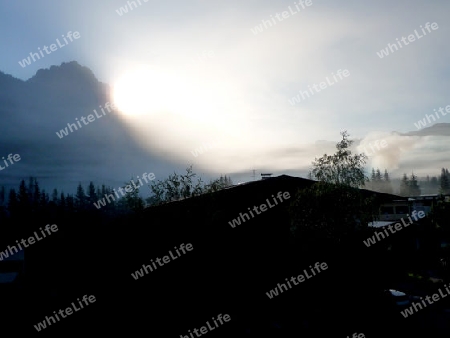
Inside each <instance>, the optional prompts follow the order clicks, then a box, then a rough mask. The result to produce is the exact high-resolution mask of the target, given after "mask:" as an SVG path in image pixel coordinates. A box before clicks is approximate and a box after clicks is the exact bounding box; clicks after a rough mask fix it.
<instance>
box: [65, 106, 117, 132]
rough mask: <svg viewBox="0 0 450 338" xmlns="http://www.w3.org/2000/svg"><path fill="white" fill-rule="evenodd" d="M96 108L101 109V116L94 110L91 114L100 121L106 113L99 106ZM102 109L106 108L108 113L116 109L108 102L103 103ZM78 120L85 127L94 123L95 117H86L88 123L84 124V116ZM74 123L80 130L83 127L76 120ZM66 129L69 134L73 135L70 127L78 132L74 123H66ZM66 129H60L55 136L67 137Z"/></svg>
mask: <svg viewBox="0 0 450 338" xmlns="http://www.w3.org/2000/svg"><path fill="white" fill-rule="evenodd" d="M98 107H99V108H100V109H101V111H102V113H103V115H98V114H97V110H96V109H94V110H93V112H94V113H95V116H97V119H100V118H102V117H103V116H105V115H106V112H105V110H104V109H103V108H102V106H101V105H100V106H98ZM104 108H106V109H107V110H108V113H111V111H112V110H116V109H117V107H116V106H115V105H114V103H109V102H106V103H105V107H104ZM80 119H81V121H82V122H83V124H84V125H85V126H87V125H88V124H89V122H94V121H95V117H94V115H92V114H89V115H88V117H87V120H88V122H86V118H85V117H84V116H81V118H80ZM75 121H76V123H77V124H78V127H79V128H80V129H81V128H82V127H83V126H82V125H81V123H80V121H79V120H78V118H75ZM67 127H69V130H70V132H71V133H73V129H72V127H73V128H74V129H75V130H78V127H77V125H76V124H75V123H67ZM67 127H66V128H64V129H61V130H60V131H59V132H56V135H58V137H59V138H63V137H64V136H68V135H69V131H68V130H67Z"/></svg>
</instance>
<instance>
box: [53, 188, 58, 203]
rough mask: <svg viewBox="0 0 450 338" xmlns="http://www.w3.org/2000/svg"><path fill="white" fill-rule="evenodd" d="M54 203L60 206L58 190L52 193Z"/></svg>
mask: <svg viewBox="0 0 450 338" xmlns="http://www.w3.org/2000/svg"><path fill="white" fill-rule="evenodd" d="M52 202H53V203H55V204H56V205H58V190H57V189H56V188H55V189H53V192H52Z"/></svg>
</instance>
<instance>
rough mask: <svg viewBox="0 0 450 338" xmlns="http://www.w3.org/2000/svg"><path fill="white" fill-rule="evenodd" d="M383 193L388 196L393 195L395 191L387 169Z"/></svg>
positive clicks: (385, 170)
mask: <svg viewBox="0 0 450 338" xmlns="http://www.w3.org/2000/svg"><path fill="white" fill-rule="evenodd" d="M383 185H384V187H383V192H385V193H387V194H392V192H393V189H392V185H391V180H390V179H389V174H388V172H387V169H384V181H383Z"/></svg>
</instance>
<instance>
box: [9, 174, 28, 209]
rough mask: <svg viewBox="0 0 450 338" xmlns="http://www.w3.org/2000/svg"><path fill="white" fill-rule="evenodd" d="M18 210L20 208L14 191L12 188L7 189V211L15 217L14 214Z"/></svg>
mask: <svg viewBox="0 0 450 338" xmlns="http://www.w3.org/2000/svg"><path fill="white" fill-rule="evenodd" d="M22 182H23V181H22ZM24 183H25V182H24ZM19 210H20V206H19V200H18V198H17V194H16V191H15V190H14V189H10V190H9V199H8V211H9V212H10V214H11V216H12V217H15V216H17V214H18V212H19Z"/></svg>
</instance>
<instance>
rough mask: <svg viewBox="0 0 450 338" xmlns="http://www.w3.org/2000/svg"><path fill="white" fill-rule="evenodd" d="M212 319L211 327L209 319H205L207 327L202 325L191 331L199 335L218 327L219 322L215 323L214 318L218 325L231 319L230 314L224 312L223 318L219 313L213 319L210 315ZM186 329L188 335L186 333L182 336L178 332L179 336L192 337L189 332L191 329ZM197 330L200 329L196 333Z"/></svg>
mask: <svg viewBox="0 0 450 338" xmlns="http://www.w3.org/2000/svg"><path fill="white" fill-rule="evenodd" d="M212 320H213V322H214V327H212V326H211V325H210V324H209V321H207V322H206V325H207V326H208V327H206V326H202V327H201V328H200V329H196V328H194V329H193V330H192V331H194V332H193V333H195V337H200V336H201V335H203V334H205V333H208V332H211V331H212V330H215V329H217V328H218V327H219V324H217V322H216V320H217V321H218V322H219V323H220V325H223V324H225V323H226V322H229V321H230V320H231V317H230V315H228V314H225V315H223V318H222V314H219V315H218V316H217V318H216V319H214V317H212ZM208 329H209V330H208ZM188 331H189V336H188V335H185V336H183V335H182V334H180V338H194V334H193V333H192V332H191V330H188ZM198 331H200V332H201V333H198Z"/></svg>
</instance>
